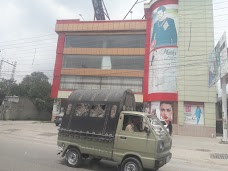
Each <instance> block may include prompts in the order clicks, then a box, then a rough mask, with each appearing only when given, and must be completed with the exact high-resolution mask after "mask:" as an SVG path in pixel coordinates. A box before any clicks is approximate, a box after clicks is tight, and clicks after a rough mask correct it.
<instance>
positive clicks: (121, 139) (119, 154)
mask: <svg viewBox="0 0 228 171" xmlns="http://www.w3.org/2000/svg"><path fill="white" fill-rule="evenodd" d="M121 116H122V117H120V120H119V122H120V124H121V123H122V128H119V130H117V131H118V132H117V134H116V137H115V147H114V157H113V158H115V157H116V158H115V160H117V161H118V160H120V159H122V158H123V157H124V156H125V155H128V154H134V155H137V156H140V157H142V158H151V157H153V156H154V153H155V150H156V147H155V144H156V140H155V138H154V137H153V135H152V134H149V135H148V134H147V133H146V131H143V129H144V128H145V127H147V128H149V126H148V125H147V123H143V117H142V116H137V117H138V119H139V120H141V121H142V122H140V124H138V125H137V128H133V125H130V124H132V120H133V118H134V117H135V116H131V115H121Z"/></svg>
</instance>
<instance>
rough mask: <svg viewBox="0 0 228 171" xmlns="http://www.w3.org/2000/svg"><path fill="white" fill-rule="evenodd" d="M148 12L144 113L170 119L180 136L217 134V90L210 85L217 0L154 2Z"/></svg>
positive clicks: (167, 0) (163, 0) (147, 7)
mask: <svg viewBox="0 0 228 171" xmlns="http://www.w3.org/2000/svg"><path fill="white" fill-rule="evenodd" d="M145 11H146V19H147V37H146V40H147V46H146V52H145V75H144V102H146V106H145V109H146V110H147V111H148V112H150V113H155V114H157V115H158V117H160V119H163V120H165V121H167V122H168V121H171V122H172V123H173V129H174V133H175V134H179V135H190V136H207V137H211V136H215V134H216V89H215V87H212V88H209V86H208V82H209V80H208V58H209V54H210V53H211V51H212V50H213V48H214V29H213V27H214V26H213V4H212V0H200V1H189V0H152V1H151V2H150V3H148V4H145ZM156 111H157V112H156Z"/></svg>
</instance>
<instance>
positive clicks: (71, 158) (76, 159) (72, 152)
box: [65, 148, 82, 167]
mask: <svg viewBox="0 0 228 171" xmlns="http://www.w3.org/2000/svg"><path fill="white" fill-rule="evenodd" d="M65 160H66V162H67V165H68V166H70V167H80V165H81V164H82V154H81V152H80V151H79V150H78V149H76V148H70V149H68V151H67V153H66V156H65Z"/></svg>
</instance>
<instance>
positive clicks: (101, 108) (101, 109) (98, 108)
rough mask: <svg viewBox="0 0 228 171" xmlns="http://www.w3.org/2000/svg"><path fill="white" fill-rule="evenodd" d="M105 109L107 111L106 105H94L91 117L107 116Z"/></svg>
mask: <svg viewBox="0 0 228 171" xmlns="http://www.w3.org/2000/svg"><path fill="white" fill-rule="evenodd" d="M105 109H106V105H102V104H97V105H92V107H91V111H90V117H98V118H103V117H104V116H105Z"/></svg>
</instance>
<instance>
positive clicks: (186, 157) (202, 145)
mask: <svg viewBox="0 0 228 171" xmlns="http://www.w3.org/2000/svg"><path fill="white" fill-rule="evenodd" d="M58 128H59V127H56V126H55V124H54V123H45V122H39V121H0V135H2V136H4V137H16V138H18V139H23V140H32V141H34V142H40V143H45V144H49V145H56V142H57V133H58ZM0 138H1V137H0ZM172 139H173V147H172V149H171V152H172V154H173V159H176V160H182V161H186V162H188V161H191V162H194V163H207V164H213V165H220V166H224V167H227V169H228V144H220V140H221V137H217V138H205V137H188V136H177V135H173V136H172ZM56 149H57V146H56ZM213 154H217V156H218V157H220V159H215V158H212V157H211V156H212V155H213ZM222 157H227V158H226V159H225V158H223V159H222Z"/></svg>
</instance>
